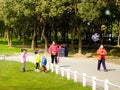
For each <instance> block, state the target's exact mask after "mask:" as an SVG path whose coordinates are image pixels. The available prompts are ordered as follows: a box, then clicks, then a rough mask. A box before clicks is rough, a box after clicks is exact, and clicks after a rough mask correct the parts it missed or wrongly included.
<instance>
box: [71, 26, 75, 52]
mask: <svg viewBox="0 0 120 90" xmlns="http://www.w3.org/2000/svg"><path fill="white" fill-rule="evenodd" d="M72 31H73V33H72V37H71V39H72V40H71V50H72V52H73V53H75V48H74V39H75V38H74V37H75V27H74V28H73V30H72Z"/></svg>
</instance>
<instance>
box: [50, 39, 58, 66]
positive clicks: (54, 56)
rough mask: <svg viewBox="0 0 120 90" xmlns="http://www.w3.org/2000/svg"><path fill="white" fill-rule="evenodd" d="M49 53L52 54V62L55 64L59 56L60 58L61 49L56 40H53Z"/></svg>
mask: <svg viewBox="0 0 120 90" xmlns="http://www.w3.org/2000/svg"><path fill="white" fill-rule="evenodd" d="M49 53H50V54H51V60H52V61H51V63H52V64H54V62H55V63H56V64H57V63H58V61H57V57H58V58H59V50H58V46H57V45H56V43H55V41H53V42H52V44H51V45H50V47H49Z"/></svg>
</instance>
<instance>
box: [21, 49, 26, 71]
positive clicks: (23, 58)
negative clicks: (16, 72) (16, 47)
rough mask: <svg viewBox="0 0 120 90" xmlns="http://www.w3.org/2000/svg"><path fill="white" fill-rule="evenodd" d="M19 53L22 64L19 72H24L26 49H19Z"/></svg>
mask: <svg viewBox="0 0 120 90" xmlns="http://www.w3.org/2000/svg"><path fill="white" fill-rule="evenodd" d="M21 51H22V53H21V58H20V60H21V63H22V67H21V71H22V72H25V66H26V57H27V52H26V49H21Z"/></svg>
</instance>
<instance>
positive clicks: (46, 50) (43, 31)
mask: <svg viewBox="0 0 120 90" xmlns="http://www.w3.org/2000/svg"><path fill="white" fill-rule="evenodd" d="M43 22H44V21H43ZM45 27H46V23H45V22H44V23H43V29H42V38H43V39H44V41H45V54H47V53H48V40H47V37H46V36H45V29H46V28H45Z"/></svg>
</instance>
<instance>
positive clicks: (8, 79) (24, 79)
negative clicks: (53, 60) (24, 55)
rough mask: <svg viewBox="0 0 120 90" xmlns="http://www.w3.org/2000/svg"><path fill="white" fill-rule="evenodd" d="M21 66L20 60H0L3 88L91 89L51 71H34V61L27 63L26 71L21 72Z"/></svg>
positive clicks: (0, 76)
mask: <svg viewBox="0 0 120 90" xmlns="http://www.w3.org/2000/svg"><path fill="white" fill-rule="evenodd" d="M20 68H21V63H19V62H14V61H0V89H1V90H16V89H17V90H61V89H62V90H91V89H90V88H88V87H83V86H82V85H81V84H79V83H74V82H73V80H67V79H66V78H63V77H61V76H60V75H56V74H55V73H51V72H49V71H48V72H47V73H43V72H42V69H41V71H40V72H34V68H35V65H34V64H32V63H27V64H26V72H20Z"/></svg>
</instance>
